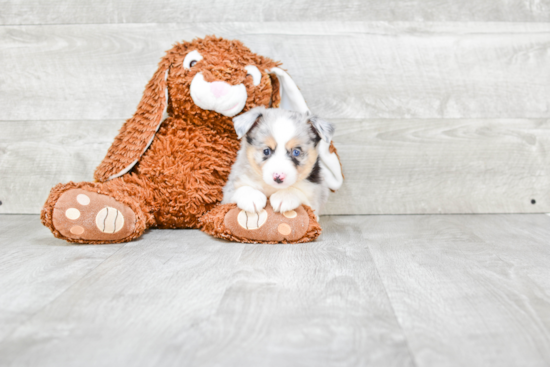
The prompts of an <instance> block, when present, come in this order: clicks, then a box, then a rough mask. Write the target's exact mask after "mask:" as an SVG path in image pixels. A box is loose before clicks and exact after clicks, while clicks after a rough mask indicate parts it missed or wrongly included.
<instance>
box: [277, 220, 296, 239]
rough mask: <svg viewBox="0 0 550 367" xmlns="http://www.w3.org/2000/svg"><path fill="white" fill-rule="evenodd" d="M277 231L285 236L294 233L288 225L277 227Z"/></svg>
mask: <svg viewBox="0 0 550 367" xmlns="http://www.w3.org/2000/svg"><path fill="white" fill-rule="evenodd" d="M277 230H278V231H279V233H280V234H282V235H283V236H288V235H289V234H290V232H292V228H290V226H289V225H288V224H286V223H281V224H279V226H278V227H277Z"/></svg>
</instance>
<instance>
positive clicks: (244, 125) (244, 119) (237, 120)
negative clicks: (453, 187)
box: [233, 106, 265, 139]
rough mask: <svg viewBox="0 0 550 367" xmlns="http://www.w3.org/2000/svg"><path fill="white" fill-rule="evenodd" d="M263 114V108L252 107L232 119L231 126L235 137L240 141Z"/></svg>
mask: <svg viewBox="0 0 550 367" xmlns="http://www.w3.org/2000/svg"><path fill="white" fill-rule="evenodd" d="M264 112H265V107H264V106H259V107H254V108H253V109H251V110H250V111H247V112H245V113H243V114H241V115H239V116H237V117H233V126H234V127H235V132H236V133H237V137H238V138H239V139H241V138H242V137H243V136H245V135H246V133H247V132H248V131H249V130H250V128H251V127H252V125H254V123H255V122H256V120H258V118H260V117H261V116H262V114H263V113H264Z"/></svg>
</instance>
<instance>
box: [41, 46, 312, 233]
mask: <svg viewBox="0 0 550 367" xmlns="http://www.w3.org/2000/svg"><path fill="white" fill-rule="evenodd" d="M193 50H197V51H199V52H200V54H201V55H202V56H203V57H204V58H203V59H202V60H200V61H198V62H197V63H196V64H195V65H194V66H193V67H191V68H189V69H186V68H184V67H183V61H184V58H185V56H186V55H187V54H188V53H189V52H191V51H193ZM247 65H254V66H256V67H257V68H258V69H259V70H260V71H261V74H262V78H261V82H260V84H259V85H257V86H254V84H253V78H252V77H251V76H248V75H247V70H246V69H245V66H247ZM279 65H280V63H279V62H276V61H273V60H271V59H269V58H266V57H263V56H259V55H257V54H255V53H253V52H251V51H250V50H249V49H248V48H247V47H245V46H244V45H243V44H242V43H241V42H240V41H235V40H233V41H230V40H225V39H222V38H217V37H215V36H209V37H206V38H204V39H195V40H193V41H192V42H183V43H178V44H176V45H175V46H174V47H173V48H172V49H171V50H169V51H168V52H167V53H166V55H165V56H164V57H163V58H162V59H161V61H160V63H159V68H158V70H157V71H156V72H155V74H154V75H153V77H152V79H151V81H150V82H149V83H148V84H147V87H146V89H145V92H144V93H143V98H142V99H141V101H140V103H139V105H138V108H137V111H136V113H135V114H134V116H133V117H132V118H130V119H129V120H127V121H126V123H125V124H124V125H123V126H122V128H121V130H120V132H119V134H118V136H117V137H116V138H115V140H114V142H113V144H112V146H111V147H110V148H109V150H108V152H107V155H106V157H105V159H104V160H103V162H102V163H101V164H100V165H99V167H97V169H96V171H95V175H94V177H95V179H96V182H95V183H89V182H80V183H73V182H70V183H68V184H59V185H57V186H55V187H54V188H53V189H52V191H51V193H50V196H49V198H48V200H47V201H46V203H45V205H44V208H43V210H42V216H41V217H42V223H43V224H44V225H45V226H47V227H48V228H50V229H51V231H52V232H53V234H54V235H55V236H56V237H59V238H63V239H65V240H67V241H70V242H77V243H114V242H125V241H130V240H132V239H135V238H137V237H139V236H140V235H141V234H142V233H143V231H144V230H145V229H147V228H151V227H157V228H201V227H202V226H203V224H202V223H201V221H200V219H201V217H202V216H203V215H204V214H205V213H207V212H209V211H210V210H212V209H213V208H215V207H216V205H217V204H218V203H219V202H220V201H221V199H222V196H223V195H222V188H223V186H224V184H225V182H226V180H227V177H228V175H229V173H230V170H231V166H232V164H233V162H234V161H235V159H236V153H237V150H238V148H239V145H240V143H239V141H238V139H237V136H236V134H235V132H234V129H233V123H232V119H231V117H227V116H224V115H222V114H220V113H217V112H215V111H210V110H204V109H202V108H200V107H198V106H197V105H196V104H195V103H194V102H193V99H192V98H191V95H190V83H191V81H192V80H193V77H194V76H195V75H196V74H197V73H198V72H202V74H203V76H204V80H205V81H206V82H214V81H223V82H226V83H228V84H230V85H238V84H241V83H242V84H244V86H245V87H246V92H247V96H248V98H247V100H246V105H245V107H244V109H243V110H242V111H241V112H245V111H248V110H249V109H251V108H253V107H256V106H260V105H263V106H266V107H277V106H278V105H279V102H280V100H281V96H280V92H279V82H278V80H277V78H276V77H274V76H273V75H271V74H268V73H267V70H269V69H271V68H273V67H277V66H279ZM165 109H166V112H167V114H168V117H167V118H166V119H164V120H163V114H164V112H165ZM75 189H83V190H87V191H89V192H95V193H98V194H101V195H104V196H101V195H99V196H97V195H92V196H93V200H99V202H98V203H93V204H94V205H88V204H80V203H77V202H76V201H75V203H74V209H76V210H77V211H78V212H79V213H81V214H87V215H82V216H79V217H78V218H75V219H70V220H72V221H74V229H73V228H72V227H70V225H71V223H72V222H70V223H69V224H66V223H65V224H64V225H68V226H69V227H67V228H66V229H64V233H66V234H65V235H63V234H61V232H60V229H59V228H56V221H55V220H53V219H52V218H54V217H56V215H55V214H56V213H57V218H61V217H62V215H65V214H64V213H62V212H61V211H63V210H66V208H67V205H69V206H70V205H71V203H70V202H63V204H61V203H60V202H58V200H59V198H60V197H61V196H62V195H63V193H65V192H67V191H68V190H75ZM73 196H74V198H76V197H77V195H73ZM81 196H82V195H81ZM88 196H90V195H85V194H83V197H86V199H83V200H84V202H85V201H87V200H88V201H89V200H90V198H89V197H88ZM70 197H72V196H65V198H66V200H73V201H74V200H76V199H74V198H73V199H70ZM67 198H69V199H67ZM108 198H113V199H115V200H116V201H117V202H118V203H120V207H119V208H118V209H119V211H117V212H116V213H127V212H128V210H131V211H133V212H134V214H135V223H131V224H132V225H133V227H131V229H133V230H132V231H131V233H130V234H129V235H128V234H127V232H128V231H126V232H125V231H124V230H123V231H122V232H119V233H118V234H117V233H112V234H109V233H108V234H106V235H105V236H104V237H109V238H107V239H106V238H97V239H94V238H92V239H90V235H89V233H91V232H90V231H91V230H92V227H93V226H94V223H92V222H93V220H92V219H93V218H94V215H95V213H86V211H87V210H91V209H90V208H92V207H99V206H101V205H103V204H102V203H103V201H104V202H105V204H104V206H108V202H110V201H109V200H108ZM64 200H65V199H64ZM66 200H65V201H66ZM56 211H57V212H56ZM88 214H89V215H88ZM84 217H86V218H92V219H89V220H88V222H86V223H80V222H79V221H80V220H81V219H82V218H84ZM133 217H134V216H132V218H133ZM312 218H313V219H312V220H313V221H314V222H315V223H317V222H316V221H315V218H314V217H312ZM103 220H107V219H105V218H104V219H103ZM58 223H60V222H58ZM98 223H99V222H98ZM208 223H210V222H208ZM126 225H129V223H127V222H126ZM313 226H314V227H315V225H313ZM317 226H318V224H317ZM115 227H116V226H115ZM216 228H222V227H219V226H218V227H216ZM126 229H128V228H126ZM126 229H125V230H126ZM82 230H83V231H84V232H85V234H87V235H88V237H86V236H85V235H81V234H79V232H81V231H82ZM94 230H95V229H94ZM220 230H221V231H225V229H220ZM207 232H208V233H211V234H212V235H216V231H215V230H209V231H207ZM220 233H221V232H220ZM223 233H225V232H223ZM312 238H313V237H312ZM232 239H237V240H240V241H244V240H245V239H243V238H232Z"/></svg>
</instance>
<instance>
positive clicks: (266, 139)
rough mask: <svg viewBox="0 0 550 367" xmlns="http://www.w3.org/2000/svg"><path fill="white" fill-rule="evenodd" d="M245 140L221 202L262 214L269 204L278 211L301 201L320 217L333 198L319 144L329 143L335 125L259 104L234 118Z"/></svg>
mask: <svg viewBox="0 0 550 367" xmlns="http://www.w3.org/2000/svg"><path fill="white" fill-rule="evenodd" d="M233 123H234V126H235V131H236V132H237V136H238V137H239V139H242V138H243V137H245V139H242V140H241V148H240V150H239V152H238V154H237V160H236V162H235V164H234V165H233V167H232V168H231V174H230V175H229V180H228V181H227V184H226V185H225V187H224V189H223V201H222V203H224V204H226V203H236V204H237V206H238V207H239V208H240V209H243V210H245V211H247V212H251V213H252V212H256V213H259V212H260V211H261V210H262V209H263V208H264V207H265V206H266V203H267V199H268V198H269V201H270V203H271V206H272V207H273V210H274V211H275V212H281V213H284V212H287V211H289V210H293V209H296V208H297V207H298V206H300V205H301V204H306V205H308V206H310V207H311V208H312V209H313V210H314V211H315V214H316V215H317V216H319V212H320V210H321V207H322V206H323V204H324V203H325V202H326V200H327V199H328V195H329V188H328V186H327V184H326V183H325V181H324V180H323V175H322V174H321V166H320V162H319V153H318V145H319V142H320V141H321V139H323V140H325V141H326V142H327V143H330V140H331V139H332V135H333V133H334V127H333V126H332V125H331V124H330V123H328V122H326V121H323V120H320V119H319V118H317V117H316V116H313V115H311V114H309V113H307V114H304V113H298V112H291V111H287V110H283V109H274V108H269V109H266V108H265V107H256V108H254V109H252V110H250V111H248V112H246V113H243V114H242V115H240V116H237V117H235V118H233Z"/></svg>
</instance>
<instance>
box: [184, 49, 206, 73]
mask: <svg viewBox="0 0 550 367" xmlns="http://www.w3.org/2000/svg"><path fill="white" fill-rule="evenodd" d="M201 60H202V55H201V54H200V53H199V51H197V50H194V51H191V52H189V53H188V54H187V55H186V56H185V59H183V67H184V68H185V69H189V68H192V67H193V66H195V64H196V63H197V62H199V61H201Z"/></svg>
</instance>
